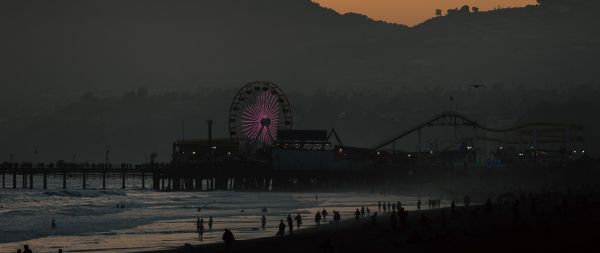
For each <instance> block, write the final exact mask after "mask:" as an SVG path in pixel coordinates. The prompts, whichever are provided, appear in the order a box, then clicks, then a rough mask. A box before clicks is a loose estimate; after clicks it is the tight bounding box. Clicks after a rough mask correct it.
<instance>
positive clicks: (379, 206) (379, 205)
mask: <svg viewBox="0 0 600 253" xmlns="http://www.w3.org/2000/svg"><path fill="white" fill-rule="evenodd" d="M377 207H378V208H379V211H380V212H381V201H379V204H378V205H377Z"/></svg>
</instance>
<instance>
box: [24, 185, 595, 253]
mask: <svg viewBox="0 0 600 253" xmlns="http://www.w3.org/2000/svg"><path fill="white" fill-rule="evenodd" d="M592 196H593V195H591V194H573V193H564V194H563V193H556V192H555V193H540V194H534V193H528V194H525V193H520V192H519V193H505V194H500V195H497V196H496V198H495V199H494V200H492V198H487V199H485V201H482V204H478V205H472V203H471V197H470V196H468V195H466V196H464V198H463V199H462V203H460V204H462V205H460V206H459V204H457V202H456V201H455V200H449V201H450V202H449V205H447V206H446V207H444V208H442V204H441V200H440V199H439V198H430V199H427V200H426V201H427V203H428V208H429V209H430V211H424V210H422V208H421V205H422V203H423V201H422V200H421V199H417V200H416V203H415V204H416V210H415V211H410V212H411V213H413V214H412V215H413V216H412V217H414V218H413V219H411V220H412V222H411V221H409V211H407V210H406V209H405V207H404V206H403V203H402V202H400V201H397V202H382V201H379V202H377V203H372V205H364V206H360V207H357V208H356V209H355V211H354V212H353V216H354V217H353V219H351V218H350V217H348V219H347V220H346V221H345V223H348V224H351V223H357V224H371V225H378V226H381V224H383V225H384V226H387V225H385V222H387V223H389V226H388V228H389V229H391V230H392V231H407V229H408V230H409V231H410V233H408V234H407V240H406V242H407V243H422V242H425V243H426V242H431V241H432V240H434V241H435V240H444V238H447V237H448V235H449V234H451V230H452V224H453V223H454V225H455V226H457V225H456V224H458V223H460V222H463V223H469V222H472V223H473V222H475V221H476V220H478V218H477V217H481V216H482V215H483V216H488V217H492V216H493V215H494V213H495V212H499V211H498V210H501V211H502V212H503V213H506V212H507V210H508V212H509V214H512V215H510V217H508V219H509V221H510V223H511V225H512V226H513V227H518V226H520V225H521V224H522V223H523V220H524V218H523V217H524V216H527V217H528V218H531V217H543V216H544V215H548V214H549V213H553V214H556V213H558V217H562V218H565V219H566V218H567V217H569V216H573V215H584V214H587V213H588V211H589V209H590V206H591V205H590V201H591V198H592ZM446 203H448V202H446ZM411 204H412V203H411ZM371 208H376V210H372V209H371ZM436 210H437V211H436ZM243 211H244V210H242V212H243ZM261 213H262V214H261V215H260V216H259V217H260V221H259V222H260V223H259V224H260V227H257V228H256V229H257V230H259V229H262V230H263V231H265V230H266V228H267V224H268V214H269V212H268V209H267V207H264V208H263V209H262V211H261ZM313 213H314V219H313V222H314V226H313V227H314V228H315V229H318V228H319V227H320V226H321V225H323V224H326V223H329V224H333V225H335V224H340V223H341V222H342V214H341V213H340V211H338V210H331V213H330V211H328V210H326V209H322V210H317V211H314V212H313ZM525 213H527V215H524V214H525ZM380 214H383V215H380ZM330 216H331V218H329V217H330ZM378 217H382V218H384V217H385V218H387V221H384V223H381V224H380V223H378V222H381V221H378V219H382V218H378ZM306 218H307V217H303V216H302V215H301V214H300V213H294V214H292V213H288V214H287V217H286V218H284V219H279V222H278V225H277V226H275V228H276V233H275V236H276V237H289V238H293V237H294V236H295V233H294V232H295V231H296V230H297V229H299V228H301V227H302V226H305V225H304V223H303V222H304V221H305V219H306ZM469 220H470V221H469ZM214 224H215V220H214V218H213V217H212V216H209V217H208V218H207V221H206V225H207V226H205V219H204V218H200V217H198V218H197V219H196V222H195V225H196V232H197V233H198V238H199V240H203V238H204V234H205V233H206V232H214ZM477 226H478V225H477V224H471V225H468V226H466V227H464V228H461V229H464V232H465V233H470V232H472V233H475V232H476V231H475V230H476V227H477ZM51 228H53V229H54V228H56V223H55V221H54V220H52V223H51ZM221 231H223V234H222V237H221V238H222V240H223V242H224V245H225V248H226V249H227V250H229V249H230V248H231V247H232V246H233V244H234V242H235V235H234V232H233V231H232V230H230V229H228V228H224V229H223V230H221ZM324 247H328V248H331V247H332V246H331V245H330V244H326V245H325V246H324ZM182 250H183V251H184V252H196V251H195V250H194V247H193V246H192V245H191V244H185V246H184V247H183V249H182ZM17 252H22V253H30V252H32V250H31V249H30V247H29V246H28V245H25V246H24V249H23V251H21V249H19V250H18V251H17ZM58 252H62V249H59V250H58Z"/></svg>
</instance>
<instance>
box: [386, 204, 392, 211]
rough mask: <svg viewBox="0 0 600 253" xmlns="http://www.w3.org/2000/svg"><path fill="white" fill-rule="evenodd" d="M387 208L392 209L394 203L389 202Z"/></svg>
mask: <svg viewBox="0 0 600 253" xmlns="http://www.w3.org/2000/svg"><path fill="white" fill-rule="evenodd" d="M387 209H388V210H390V211H391V210H392V205H391V204H390V202H387Z"/></svg>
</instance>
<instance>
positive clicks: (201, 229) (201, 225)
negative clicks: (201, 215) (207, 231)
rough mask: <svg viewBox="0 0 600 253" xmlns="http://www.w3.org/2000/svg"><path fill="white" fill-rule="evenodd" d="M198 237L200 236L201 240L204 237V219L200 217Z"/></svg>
mask: <svg viewBox="0 0 600 253" xmlns="http://www.w3.org/2000/svg"><path fill="white" fill-rule="evenodd" d="M198 237H200V240H202V239H203V237H204V219H200V222H199V226H198Z"/></svg>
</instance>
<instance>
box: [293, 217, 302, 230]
mask: <svg viewBox="0 0 600 253" xmlns="http://www.w3.org/2000/svg"><path fill="white" fill-rule="evenodd" d="M294 219H295V220H296V227H298V229H300V226H301V225H302V216H300V214H298V215H296V217H295V218H294Z"/></svg>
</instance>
